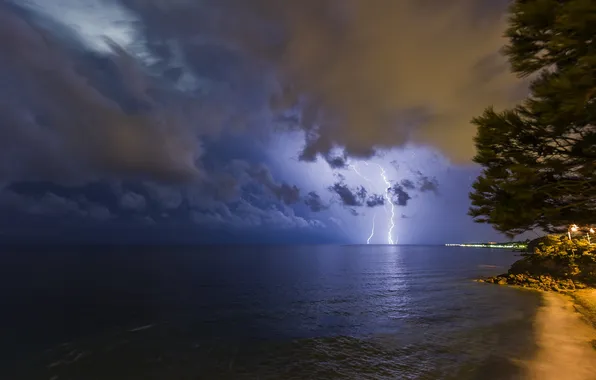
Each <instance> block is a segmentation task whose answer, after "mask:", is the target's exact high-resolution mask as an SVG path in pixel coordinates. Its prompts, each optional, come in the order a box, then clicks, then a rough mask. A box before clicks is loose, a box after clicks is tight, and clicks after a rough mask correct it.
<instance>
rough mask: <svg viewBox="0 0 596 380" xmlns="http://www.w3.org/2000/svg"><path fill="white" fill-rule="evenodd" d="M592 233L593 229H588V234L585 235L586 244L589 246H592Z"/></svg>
mask: <svg viewBox="0 0 596 380" xmlns="http://www.w3.org/2000/svg"><path fill="white" fill-rule="evenodd" d="M593 233H594V229H593V228H590V229H589V230H588V232H587V233H586V236H587V237H588V244H589V245H592V241H591V240H590V234H593Z"/></svg>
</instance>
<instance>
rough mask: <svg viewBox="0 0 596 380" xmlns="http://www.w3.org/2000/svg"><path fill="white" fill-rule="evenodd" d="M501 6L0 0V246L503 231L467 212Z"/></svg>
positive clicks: (386, 238) (493, 78) (474, 2)
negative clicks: (476, 137) (476, 123)
mask: <svg viewBox="0 0 596 380" xmlns="http://www.w3.org/2000/svg"><path fill="white" fill-rule="evenodd" d="M506 6H507V1H505V0H399V1H398V0H335V1H332V0H250V1H249V0H202V1H201V0H14V1H10V0H5V1H2V2H1V3H0V49H2V51H1V52H0V242H13V241H14V242H57V243H60V242H80V243H90V242H91V243H96V242H114V243H147V244H157V243H166V244H169V243H275V244H285V243H291V244H294V243H296V244H306V243H354V244H362V243H366V242H367V240H369V241H370V243H375V244H385V243H388V242H395V243H400V244H423V243H447V242H463V241H488V240H505V238H504V237H503V236H500V235H499V234H498V233H496V232H495V231H494V230H493V229H492V228H491V227H490V226H488V225H479V224H475V223H473V221H472V219H471V218H470V217H469V216H467V210H468V207H469V200H468V192H469V191H470V186H471V184H472V182H473V181H474V179H475V177H476V176H477V175H478V173H479V172H480V168H479V167H477V166H475V165H473V164H472V161H471V159H472V157H473V155H474V145H473V141H472V138H473V136H474V134H475V127H474V126H473V125H471V123H470V120H471V118H472V117H474V116H477V115H480V114H481V112H482V110H483V109H484V108H485V107H487V106H491V105H492V106H494V107H495V108H497V109H503V108H505V107H508V106H511V105H513V104H515V102H517V101H519V100H520V99H522V98H523V97H524V96H525V95H526V88H527V86H526V83H525V82H524V81H522V80H520V79H517V78H516V77H515V76H514V75H513V74H511V73H510V72H509V67H508V64H507V62H506V59H505V58H504V57H503V56H501V55H500V53H499V51H500V48H501V47H502V46H503V45H504V44H505V43H506V41H505V40H504V39H503V37H502V35H503V32H504V29H505V24H506V15H505V10H506ZM392 214H393V217H392ZM373 225H374V228H375V231H374V234H373V236H371V232H372V228H373ZM392 225H393V228H392ZM390 230H391V231H390ZM369 238H370V239H369Z"/></svg>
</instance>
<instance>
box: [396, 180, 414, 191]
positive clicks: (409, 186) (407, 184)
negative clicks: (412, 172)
mask: <svg viewBox="0 0 596 380" xmlns="http://www.w3.org/2000/svg"><path fill="white" fill-rule="evenodd" d="M400 184H401V185H402V186H403V187H404V189H407V190H414V189H415V188H416V185H415V184H414V181H412V180H410V179H402V180H401V181H400Z"/></svg>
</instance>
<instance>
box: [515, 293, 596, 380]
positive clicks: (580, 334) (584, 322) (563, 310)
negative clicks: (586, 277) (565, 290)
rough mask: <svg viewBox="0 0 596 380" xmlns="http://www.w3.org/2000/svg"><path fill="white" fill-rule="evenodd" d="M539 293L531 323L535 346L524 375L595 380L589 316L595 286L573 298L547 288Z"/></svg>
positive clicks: (595, 334) (594, 337)
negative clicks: (537, 307)
mask: <svg viewBox="0 0 596 380" xmlns="http://www.w3.org/2000/svg"><path fill="white" fill-rule="evenodd" d="M543 297H544V298H543V301H544V304H543V305H542V306H541V307H540V309H539V310H538V313H537V315H536V321H535V325H534V329H535V332H536V345H537V347H538V350H537V353H536V356H535V357H534V359H532V360H531V361H530V362H529V363H528V368H527V370H528V376H527V378H528V379H532V380H534V379H536V380H550V379H553V380H554V379H557V380H560V379H565V380H596V349H595V347H594V346H593V342H594V340H596V329H594V325H593V324H592V323H593V321H591V320H589V318H591V317H590V315H591V314H590V313H592V312H596V290H586V291H581V292H576V293H575V294H574V295H573V299H572V298H571V297H570V296H566V295H562V294H557V293H550V292H544V293H543ZM574 301H575V302H574ZM578 305H579V307H578ZM590 305H592V306H593V307H594V309H591V306H590ZM578 310H580V311H582V313H580V312H578Z"/></svg>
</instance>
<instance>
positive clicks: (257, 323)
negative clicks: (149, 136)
mask: <svg viewBox="0 0 596 380" xmlns="http://www.w3.org/2000/svg"><path fill="white" fill-rule="evenodd" d="M516 259H517V257H516V256H515V254H514V253H511V252H506V251H503V250H489V249H473V248H459V247H424V246H303V247H264V246H226V247H190V248H180V247H175V248H172V247H168V248H166V247H161V248H155V247H147V248H139V247H135V248H98V247H95V248H90V247H79V248H74V247H70V248H52V249H49V248H48V249H43V250H39V249H38V250H31V249H28V250H24V249H18V250H17V249H10V250H9V249H5V250H4V252H3V253H2V256H1V262H0V304H1V305H2V310H3V312H2V313H0V334H1V335H0V336H1V340H0V350H1V352H0V353H1V354H2V360H1V361H0V378H8V379H16V380H18V379H38V378H39V379H51V378H52V377H54V376H58V377H57V378H56V379H59V380H64V379H77V380H78V379H83V380H87V379H88V380H95V379H111V380H112V379H114V380H117V379H314V378H317V379H396V378H398V379H514V378H519V376H521V373H522V370H521V368H520V365H519V363H520V362H523V361H524V360H525V359H526V358H528V357H529V356H530V355H531V354H532V352H533V349H534V347H533V343H532V342H533V337H532V325H531V324H532V321H533V318H534V314H535V312H536V310H537V307H538V305H539V303H540V300H539V296H538V295H537V294H536V293H533V292H528V291H520V290H516V289H511V288H506V287H499V286H493V285H487V284H480V283H476V282H474V281H473V279H474V278H476V277H478V276H485V275H494V274H498V273H502V272H505V271H506V269H507V267H508V266H509V265H510V264H511V263H512V262H513V261H515V260H516Z"/></svg>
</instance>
